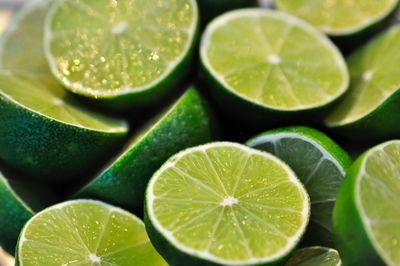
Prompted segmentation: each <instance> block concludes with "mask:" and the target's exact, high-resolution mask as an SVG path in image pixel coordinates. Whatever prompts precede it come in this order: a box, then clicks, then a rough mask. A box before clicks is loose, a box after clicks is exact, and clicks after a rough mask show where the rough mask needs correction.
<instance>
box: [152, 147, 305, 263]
mask: <svg viewBox="0 0 400 266" xmlns="http://www.w3.org/2000/svg"><path fill="white" fill-rule="evenodd" d="M309 204H310V203H309V198H308V195H307V192H306V191H305V189H304V188H303V186H302V185H301V183H300V181H299V180H298V179H297V177H296V175H295V174H294V173H293V171H292V170H291V169H290V168H289V167H288V166H287V165H286V164H284V163H283V162H282V161H281V160H279V159H278V158H276V157H275V156H273V155H270V154H268V153H265V152H261V151H257V150H254V149H251V148H248V147H246V146H243V145H240V144H235V143H229V142H216V143H211V144H206V145H203V146H198V147H194V148H190V149H187V150H185V151H182V152H180V153H178V154H177V155H175V156H173V157H172V158H170V159H169V160H168V161H167V162H166V163H165V164H164V165H163V166H162V167H161V169H160V170H158V171H157V172H156V173H155V174H154V176H153V177H152V179H151V180H150V183H149V186H148V188H147V193H146V208H145V223H146V229H147V231H148V232H149V236H150V239H151V240H152V242H153V244H154V246H155V248H156V249H157V250H158V251H159V252H160V254H161V255H162V256H164V258H165V259H166V260H167V261H168V263H170V264H171V265H176V266H180V265H182V266H183V265H196V266H197V265H271V264H273V265H275V264H274V263H278V262H279V261H281V260H282V259H284V258H285V257H286V256H288V254H289V253H290V252H291V251H292V250H293V249H294V248H295V246H296V245H297V243H298V242H299V241H300V238H301V236H302V235H303V233H304V231H305V228H306V226H307V224H308V219H309V211H310V206H309Z"/></svg>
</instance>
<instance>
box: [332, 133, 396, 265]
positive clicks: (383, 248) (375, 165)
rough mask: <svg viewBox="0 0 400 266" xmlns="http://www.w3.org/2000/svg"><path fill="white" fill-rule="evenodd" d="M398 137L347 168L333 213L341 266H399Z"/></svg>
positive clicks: (372, 150) (371, 150) (370, 151)
mask: <svg viewBox="0 0 400 266" xmlns="http://www.w3.org/2000/svg"><path fill="white" fill-rule="evenodd" d="M399 171H400V140H393V141H389V142H385V143H383V144H381V145H378V146H376V147H374V148H372V149H370V150H369V151H367V152H366V153H365V154H364V155H362V156H361V157H360V158H359V159H358V160H357V161H356V162H355V163H354V165H353V166H352V167H351V168H350V171H349V172H348V174H347V176H346V178H345V181H344V182H343V186H342V188H341V189H340V193H339V196H338V200H337V203H336V206H335V209H334V213H333V227H334V232H335V237H336V245H337V248H338V251H339V252H340V255H341V257H342V260H343V263H344V264H345V265H365V266H369V265H371V266H378V265H388V266H397V265H400V252H399V244H400V208H399V199H400V175H399Z"/></svg>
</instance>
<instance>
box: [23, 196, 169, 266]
mask: <svg viewBox="0 0 400 266" xmlns="http://www.w3.org/2000/svg"><path fill="white" fill-rule="evenodd" d="M16 257H17V260H18V262H17V265H19V266H35V265H46V266H60V265H71V266H73V265H79V266H94V265H101V266H113V265H118V266H132V265H135V266H150V265H151V266H167V264H166V263H165V262H164V260H163V259H162V258H161V257H160V255H158V254H157V252H156V251H155V250H154V248H153V247H152V245H151V243H150V241H149V238H148V236H147V234H146V230H145V228H144V224H143V222H142V221H141V220H139V219H138V218H137V217H136V216H134V215H132V214H130V213H128V212H126V211H124V210H122V209H119V208H116V207H113V206H111V205H107V204H105V203H102V202H100V201H89V200H76V201H67V202H64V203H61V204H58V205H55V206H52V207H50V208H48V209H45V210H43V211H42V212H40V213H38V214H36V215H35V216H34V217H33V218H32V219H30V220H29V221H28V222H27V224H26V225H25V227H24V228H23V230H22V232H21V235H20V238H19V241H18V251H17V256H16Z"/></svg>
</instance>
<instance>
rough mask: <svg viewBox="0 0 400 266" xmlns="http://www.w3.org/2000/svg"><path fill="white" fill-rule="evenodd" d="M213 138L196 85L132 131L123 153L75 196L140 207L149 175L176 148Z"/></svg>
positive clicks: (208, 116) (132, 207)
mask: <svg viewBox="0 0 400 266" xmlns="http://www.w3.org/2000/svg"><path fill="white" fill-rule="evenodd" d="M212 140H213V128H212V121H211V114H210V112H209V110H208V107H207V105H206V103H205V102H204V100H203V98H202V97H201V96H200V95H199V93H198V92H197V90H196V89H195V88H189V89H188V90H187V91H186V92H185V93H184V94H183V95H182V96H181V97H180V98H179V99H178V100H177V101H176V102H175V103H174V104H173V105H172V106H170V107H169V108H168V110H165V111H164V112H163V113H162V114H159V115H158V116H157V117H155V118H154V119H153V120H152V121H151V122H150V123H149V124H148V125H146V126H145V127H144V128H143V129H142V130H140V131H139V132H138V133H136V134H135V136H134V137H133V139H132V140H131V142H130V143H129V144H128V146H127V147H126V149H125V150H124V152H122V153H121V154H120V155H119V156H118V157H117V158H116V159H114V160H113V161H112V162H111V163H110V164H109V165H108V166H107V167H106V168H105V169H104V170H102V171H101V173H100V174H99V175H98V176H97V177H96V178H95V179H93V180H92V181H91V182H90V183H88V184H87V185H86V186H85V187H84V188H82V189H81V190H80V191H79V192H78V194H77V195H76V196H75V197H79V198H95V199H99V200H103V201H106V202H110V203H112V204H115V205H118V206H123V207H125V208H129V209H136V210H137V209H142V208H143V199H144V192H145V190H146V186H147V183H148V181H149V180H150V178H151V176H152V175H153V174H154V172H155V171H157V169H158V168H160V166H161V165H162V164H163V163H164V162H165V161H166V160H167V159H168V158H169V157H170V156H172V155H173V154H175V153H177V152H178V151H180V150H182V149H185V148H188V147H192V146H195V145H199V144H203V143H206V142H209V141H212Z"/></svg>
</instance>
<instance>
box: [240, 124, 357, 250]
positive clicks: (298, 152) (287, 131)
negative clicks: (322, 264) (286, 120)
mask: <svg viewBox="0 0 400 266" xmlns="http://www.w3.org/2000/svg"><path fill="white" fill-rule="evenodd" d="M247 145H248V146H250V147H252V148H256V149H260V150H263V151H267V152H270V153H272V154H274V155H276V156H277V157H279V158H280V159H282V160H283V161H284V162H286V163H287V164H288V165H289V166H290V167H291V168H292V169H293V170H294V172H295V173H296V175H297V176H298V177H299V179H300V181H301V182H302V183H303V184H304V186H305V188H306V190H307V192H308V194H309V195H310V199H311V217H310V224H309V226H308V229H307V231H306V234H305V239H304V241H305V242H307V244H311V245H323V246H331V247H333V246H334V243H333V235H332V233H333V232H332V222H331V221H332V211H333V206H334V204H335V201H336V195H337V193H338V191H339V187H340V185H341V183H342V181H343V178H344V176H345V174H346V170H347V168H348V167H349V166H350V164H351V160H350V158H349V156H348V155H347V154H346V152H345V151H344V150H342V149H341V148H340V147H339V146H338V145H337V144H336V143H335V142H333V141H332V140H331V139H330V138H329V137H327V136H326V135H324V134H323V133H321V132H319V131H317V130H314V129H311V128H306V127H289V128H282V129H276V130H271V131H268V132H266V133H263V134H261V135H258V136H256V137H254V138H252V139H251V140H249V141H248V142H247Z"/></svg>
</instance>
